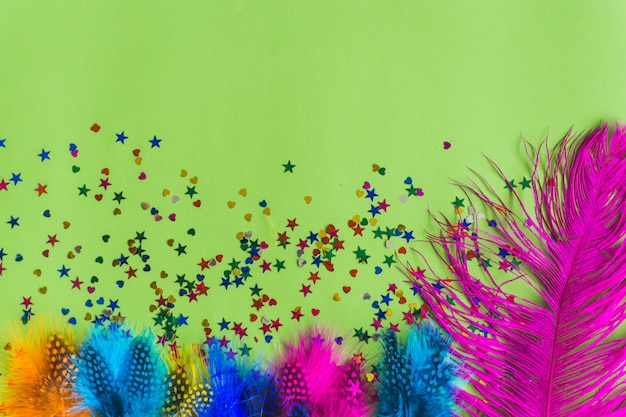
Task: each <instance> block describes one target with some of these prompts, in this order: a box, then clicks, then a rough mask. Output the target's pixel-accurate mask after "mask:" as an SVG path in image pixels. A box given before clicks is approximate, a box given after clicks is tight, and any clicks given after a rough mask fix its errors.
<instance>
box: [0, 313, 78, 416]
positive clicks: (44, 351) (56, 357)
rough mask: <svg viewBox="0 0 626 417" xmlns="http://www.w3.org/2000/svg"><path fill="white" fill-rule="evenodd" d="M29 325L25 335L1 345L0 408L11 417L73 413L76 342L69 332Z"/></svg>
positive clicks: (39, 325)
mask: <svg viewBox="0 0 626 417" xmlns="http://www.w3.org/2000/svg"><path fill="white" fill-rule="evenodd" d="M48 327H49V326H46V325H44V324H42V323H39V324H37V323H33V324H31V331H30V332H29V334H28V335H26V336H16V338H14V339H13V340H12V341H11V342H10V343H8V344H7V345H6V346H5V351H6V355H8V358H7V359H6V362H5V364H6V368H7V369H6V375H5V376H6V378H7V380H8V382H7V385H6V386H5V387H3V388H4V389H3V399H4V401H5V404H4V406H3V407H2V408H3V409H2V411H3V412H6V413H8V415H11V416H14V417H51V416H52V417H61V416H70V415H76V416H81V417H87V416H89V413H87V412H84V413H79V414H74V413H72V412H71V411H70V410H71V409H72V407H73V406H74V404H75V401H74V400H73V399H72V398H71V386H72V384H73V377H72V369H73V362H72V360H73V358H74V357H75V355H76V345H75V343H74V340H73V337H72V334H71V332H56V331H50V330H48Z"/></svg>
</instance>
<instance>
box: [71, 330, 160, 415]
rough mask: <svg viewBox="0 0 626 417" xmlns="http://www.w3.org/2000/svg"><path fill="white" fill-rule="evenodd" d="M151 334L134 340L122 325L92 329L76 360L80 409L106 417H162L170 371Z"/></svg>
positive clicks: (76, 391)
mask: <svg viewBox="0 0 626 417" xmlns="http://www.w3.org/2000/svg"><path fill="white" fill-rule="evenodd" d="M154 346H155V340H154V337H153V336H152V335H150V334H147V333H146V334H143V335H139V336H133V335H131V334H130V331H127V330H124V329H123V328H121V327H119V326H117V325H113V324H112V325H111V326H109V327H108V328H105V327H104V326H102V327H98V328H95V329H94V330H92V332H91V334H90V336H89V338H88V339H87V340H86V341H85V343H84V344H83V346H82V349H81V352H80V354H79V355H78V357H77V360H76V367H77V368H78V371H77V372H76V385H75V397H76V398H78V399H79V403H78V405H77V410H84V409H93V412H94V413H95V414H94V415H96V416H100V417H150V416H158V415H160V412H161V410H162V407H163V404H164V401H165V394H166V384H165V378H166V372H167V371H166V367H165V364H164V362H163V360H162V359H161V357H160V355H159V353H158V352H157V351H156V349H155V348H154Z"/></svg>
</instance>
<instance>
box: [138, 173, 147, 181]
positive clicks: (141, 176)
mask: <svg viewBox="0 0 626 417" xmlns="http://www.w3.org/2000/svg"><path fill="white" fill-rule="evenodd" d="M146 178H147V175H146V173H145V172H141V173H140V174H139V179H140V180H145V179H146Z"/></svg>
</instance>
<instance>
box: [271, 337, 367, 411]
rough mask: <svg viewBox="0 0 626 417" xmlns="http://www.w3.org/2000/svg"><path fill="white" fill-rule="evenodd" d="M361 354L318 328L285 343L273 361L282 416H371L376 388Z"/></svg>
mask: <svg viewBox="0 0 626 417" xmlns="http://www.w3.org/2000/svg"><path fill="white" fill-rule="evenodd" d="M360 358H361V355H352V354H350V352H349V351H348V349H347V348H346V347H344V346H343V345H338V344H337V343H335V341H334V337H333V336H332V335H331V334H330V332H328V331H321V330H318V329H306V330H303V331H301V332H300V333H299V334H298V335H297V339H296V340H295V341H294V342H286V343H284V347H283V350H282V351H281V352H280V353H279V354H278V357H277V359H276V360H275V361H274V364H273V367H274V369H275V372H276V374H277V376H278V388H279V395H280V398H281V402H282V409H283V412H282V416H284V417H292V416H294V417H295V416H307V417H366V416H371V413H372V400H373V398H372V395H371V389H372V388H371V387H370V386H369V384H368V383H367V382H366V381H365V379H364V372H363V368H364V364H365V363H364V362H362V361H361V359H360Z"/></svg>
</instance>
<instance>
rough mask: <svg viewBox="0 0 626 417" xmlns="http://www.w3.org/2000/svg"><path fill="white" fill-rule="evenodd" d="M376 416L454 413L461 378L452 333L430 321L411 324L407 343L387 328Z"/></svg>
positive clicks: (444, 416) (439, 416)
mask: <svg viewBox="0 0 626 417" xmlns="http://www.w3.org/2000/svg"><path fill="white" fill-rule="evenodd" d="M382 345H383V355H382V361H381V362H380V364H379V365H378V367H377V371H378V378H379V381H378V410H377V413H376V416H377V417H452V416H455V415H457V413H458V409H457V407H456V404H455V400H456V398H457V395H458V389H459V385H460V383H461V381H462V377H461V373H462V370H461V366H460V364H459V362H458V360H457V359H456V358H455V357H454V356H453V355H452V353H451V351H450V337H449V336H448V335H446V334H444V333H443V332H442V331H441V329H440V328H439V327H437V326H436V325H435V324H433V323H431V322H429V321H423V322H420V323H418V324H417V325H414V326H411V327H410V328H409V331H408V334H407V341H406V344H402V343H400V342H399V341H398V339H397V336H396V333H395V332H393V331H388V332H387V333H385V334H384V335H383V338H382Z"/></svg>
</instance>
